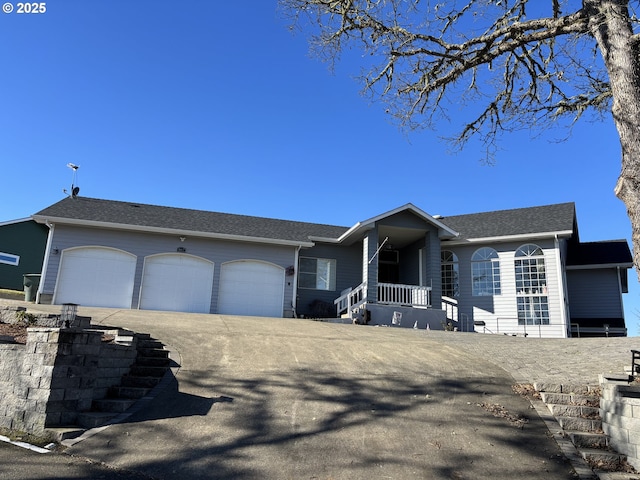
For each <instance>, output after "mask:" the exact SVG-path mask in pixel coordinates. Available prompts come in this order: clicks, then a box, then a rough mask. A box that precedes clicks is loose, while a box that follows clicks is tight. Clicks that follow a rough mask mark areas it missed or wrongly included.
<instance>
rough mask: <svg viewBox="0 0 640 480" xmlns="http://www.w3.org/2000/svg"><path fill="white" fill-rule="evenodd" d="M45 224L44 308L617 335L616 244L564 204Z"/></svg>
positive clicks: (117, 213) (195, 213)
mask: <svg viewBox="0 0 640 480" xmlns="http://www.w3.org/2000/svg"><path fill="white" fill-rule="evenodd" d="M33 218H34V220H36V221H37V222H39V223H43V224H46V225H48V226H49V228H50V232H49V239H48V247H47V252H46V257H45V261H44V266H43V271H42V277H43V280H42V282H41V284H40V290H39V292H38V301H39V302H41V303H49V302H51V303H54V304H64V303H77V304H80V305H85V306H101V307H114V308H140V309H151V310H173V311H185V312H200V313H219V314H227V315H256V316H266V317H269V316H271V317H294V316H309V317H335V316H337V315H338V314H341V315H344V316H347V317H348V318H354V319H357V320H358V321H360V322H368V323H371V324H382V325H385V324H393V323H395V324H400V325H401V326H409V327H413V326H415V327H417V328H431V329H442V328H447V327H450V328H457V329H458V330H462V331H473V330H474V329H475V331H479V332H487V333H500V334H502V333H506V334H526V335H532V336H541V337H567V336H572V335H574V336H575V335H581V336H583V335H605V334H607V335H626V329H625V323H624V314H623V308H622V307H623V305H622V293H623V292H626V285H627V283H626V282H627V270H628V269H629V268H631V267H632V260H631V254H630V252H629V248H628V246H627V243H626V242H625V241H623V240H622V241H609V242H597V243H580V241H579V238H578V228H577V221H576V216H575V207H574V205H573V204H572V203H564V204H558V205H549V206H542V207H531V208H522V209H515V210H504V211H497V212H487V213H478V214H471V215H460V216H453V217H441V216H431V215H429V214H427V213H425V212H424V211H422V210H420V209H419V208H417V207H415V206H414V205H411V204H407V205H405V206H402V207H399V208H396V209H395V210H392V211H390V212H387V213H384V214H381V215H378V216H376V217H374V218H371V219H369V220H366V221H363V222H359V223H357V224H355V225H354V226H353V227H351V228H348V227H340V226H332V225H321V224H313V223H305V222H295V221H287V220H276V219H268V218H261V217H250V216H243V215H231V214H224V213H216V212H206V211H199V210H187V209H179V208H170V207H161V206H154V205H144V204H136V203H128V202H116V201H109V200H98V199H92V198H82V197H77V198H72V197H69V198H66V199H64V200H62V201H60V202H58V203H56V204H54V205H52V206H50V207H48V208H45V209H44V210H42V211H40V212H38V213H37V214H35V215H33Z"/></svg>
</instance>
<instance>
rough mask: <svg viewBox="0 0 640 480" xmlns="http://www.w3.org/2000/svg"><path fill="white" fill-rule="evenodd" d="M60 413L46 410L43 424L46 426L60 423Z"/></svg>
mask: <svg viewBox="0 0 640 480" xmlns="http://www.w3.org/2000/svg"><path fill="white" fill-rule="evenodd" d="M61 420H62V414H61V413H60V412H47V413H45V416H44V425H45V427H48V426H50V425H62V422H61Z"/></svg>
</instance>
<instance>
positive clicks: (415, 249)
mask: <svg viewBox="0 0 640 480" xmlns="http://www.w3.org/2000/svg"><path fill="white" fill-rule="evenodd" d="M423 247H424V239H422V240H419V241H417V242H414V243H412V244H411V245H409V246H407V247H405V248H403V249H402V250H400V283H404V284H405V285H420V268H422V265H420V249H421V248H423Z"/></svg>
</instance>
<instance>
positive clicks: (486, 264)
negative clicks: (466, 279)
mask: <svg viewBox="0 0 640 480" xmlns="http://www.w3.org/2000/svg"><path fill="white" fill-rule="evenodd" d="M471 282H472V285H471V289H472V292H473V295H474V296H476V297H482V296H491V295H500V293H501V291H502V289H501V286H500V259H499V258H498V252H496V251H495V250H494V249H493V248H490V247H482V248H479V249H478V250H476V251H475V252H474V253H473V255H472V256H471Z"/></svg>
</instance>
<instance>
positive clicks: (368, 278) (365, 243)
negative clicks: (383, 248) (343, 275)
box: [362, 228, 378, 303]
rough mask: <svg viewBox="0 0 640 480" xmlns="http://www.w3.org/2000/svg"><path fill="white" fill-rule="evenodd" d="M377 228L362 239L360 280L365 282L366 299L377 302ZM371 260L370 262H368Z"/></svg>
mask: <svg viewBox="0 0 640 480" xmlns="http://www.w3.org/2000/svg"><path fill="white" fill-rule="evenodd" d="M377 249H378V229H377V228H375V229H373V230H370V231H369V232H368V233H367V235H366V236H365V237H364V238H363V239H362V281H363V282H367V301H369V302H370V303H377V302H378V256H377V255H376V257H375V258H373V259H372V258H371V257H373V255H374V254H375V253H376V250H377ZM369 260H371V263H369Z"/></svg>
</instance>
